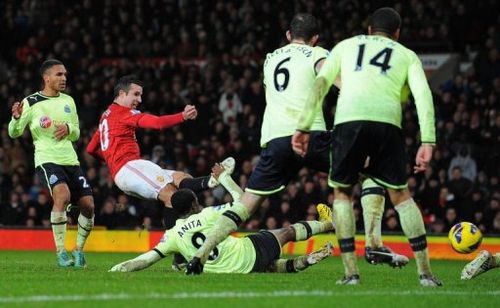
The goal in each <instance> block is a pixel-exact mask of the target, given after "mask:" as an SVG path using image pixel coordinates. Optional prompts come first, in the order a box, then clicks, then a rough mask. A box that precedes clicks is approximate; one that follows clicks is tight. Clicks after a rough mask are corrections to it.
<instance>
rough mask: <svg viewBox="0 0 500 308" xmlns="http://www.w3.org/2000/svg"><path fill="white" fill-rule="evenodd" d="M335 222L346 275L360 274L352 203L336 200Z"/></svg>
mask: <svg viewBox="0 0 500 308" xmlns="http://www.w3.org/2000/svg"><path fill="white" fill-rule="evenodd" d="M333 220H334V224H335V229H336V230H335V233H336V234H337V240H338V241H339V247H340V251H341V256H342V263H343V264H344V269H345V275H346V276H347V277H348V276H352V275H357V274H359V270H358V265H357V261H356V254H355V246H354V235H355V234H356V225H355V221H354V211H353V208H352V204H351V202H350V201H347V200H335V201H334V202H333Z"/></svg>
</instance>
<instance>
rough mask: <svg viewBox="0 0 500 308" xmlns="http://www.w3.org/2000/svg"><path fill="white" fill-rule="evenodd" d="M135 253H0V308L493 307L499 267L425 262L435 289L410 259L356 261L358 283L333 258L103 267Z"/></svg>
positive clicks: (499, 291) (499, 293)
mask: <svg viewBox="0 0 500 308" xmlns="http://www.w3.org/2000/svg"><path fill="white" fill-rule="evenodd" d="M134 256H136V254H125V253H87V261H88V264H89V266H88V268H86V269H84V270H75V269H62V268H58V267H57V266H56V263H55V255H54V253H51V252H10V251H8V252H6V251H2V252H0V306H6V307H7V306H8V307H13V306H16V307H91V306H93V307H103V306H105V307H159V306H160V307H181V308H188V307H217V308H219V307H389V308H406V307H427V308H431V307H451V306H452V305H453V306H455V307H500V299H499V298H500V283H499V282H500V269H498V270H492V271H490V272H487V273H485V274H483V275H481V276H479V277H478V278H477V279H474V280H471V281H461V280H460V271H461V269H462V267H463V265H464V264H465V263H464V262H457V261H433V262H432V266H433V270H434V272H435V274H436V275H437V276H438V277H439V278H441V280H442V281H443V283H444V286H443V287H441V288H423V287H420V286H419V284H418V280H417V275H416V267H415V262H414V260H411V261H410V264H409V265H408V266H407V267H406V268H404V269H401V270H400V269H392V268H390V267H388V266H383V265H378V266H373V265H368V264H367V263H366V262H365V261H364V260H363V259H361V258H360V259H359V266H360V271H361V279H362V285H360V286H336V285H335V280H336V279H337V278H339V277H340V276H341V275H342V273H343V270H342V265H341V260H340V258H338V257H331V258H329V259H327V260H325V261H323V262H322V263H320V264H318V265H316V266H313V267H311V268H309V269H308V270H306V271H304V272H301V273H298V274H270V273H269V274H249V275H240V274H233V275H231V274H219V275H216V274H203V275H201V276H194V277H193V276H185V275H184V274H181V273H178V272H173V271H172V270H171V269H170V262H171V260H170V258H166V259H165V260H162V261H160V262H159V263H157V264H155V265H154V266H153V267H150V268H149V269H146V270H144V271H142V272H135V273H108V272H107V270H108V269H109V268H111V266H112V265H114V264H116V263H118V262H121V261H124V260H126V259H129V258H131V257H134Z"/></svg>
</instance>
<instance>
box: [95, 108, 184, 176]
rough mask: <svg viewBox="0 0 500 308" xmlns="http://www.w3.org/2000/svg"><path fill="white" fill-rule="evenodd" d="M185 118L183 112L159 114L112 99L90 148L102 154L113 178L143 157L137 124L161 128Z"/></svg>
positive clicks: (99, 154) (97, 154) (97, 153)
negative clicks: (137, 134) (136, 130)
mask: <svg viewBox="0 0 500 308" xmlns="http://www.w3.org/2000/svg"><path fill="white" fill-rule="evenodd" d="M183 121H184V117H183V115H182V113H177V114H174V115H167V116H161V117H157V116H153V115H150V114H145V113H141V112H140V111H139V110H136V109H131V108H127V107H123V106H121V105H118V104H116V103H113V104H111V105H110V106H109V107H108V109H107V110H106V111H105V112H104V113H103V114H102V116H101V120H100V121H99V129H98V130H97V131H96V132H95V133H94V135H93V136H92V139H91V141H90V142H89V144H88V146H87V152H89V153H90V154H92V155H94V156H100V157H102V158H103V159H104V160H105V161H106V164H107V165H108V168H109V171H110V173H111V176H112V178H113V179H114V178H115V175H116V174H117V173H118V171H120V169H121V167H123V165H125V164H126V163H127V162H129V161H131V160H136V159H140V158H141V153H140V149H139V145H138V144H137V139H136V138H135V129H136V128H137V127H142V128H153V129H162V128H165V127H169V126H173V125H175V124H178V123H181V122H183ZM99 145H100V146H99Z"/></svg>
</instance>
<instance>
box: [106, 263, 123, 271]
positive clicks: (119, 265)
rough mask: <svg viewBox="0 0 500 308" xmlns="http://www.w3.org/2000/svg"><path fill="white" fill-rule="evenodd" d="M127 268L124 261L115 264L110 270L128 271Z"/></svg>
mask: <svg viewBox="0 0 500 308" xmlns="http://www.w3.org/2000/svg"><path fill="white" fill-rule="evenodd" d="M126 271H127V269H126V268H125V266H123V263H120V264H117V265H115V266H113V267H112V268H111V269H110V270H109V271H108V272H126Z"/></svg>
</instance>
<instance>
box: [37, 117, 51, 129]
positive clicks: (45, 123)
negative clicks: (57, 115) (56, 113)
mask: <svg viewBox="0 0 500 308" xmlns="http://www.w3.org/2000/svg"><path fill="white" fill-rule="evenodd" d="M51 125H52V120H51V119H50V118H49V117H48V116H42V117H41V118H40V127H41V128H49V127H50V126H51Z"/></svg>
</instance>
